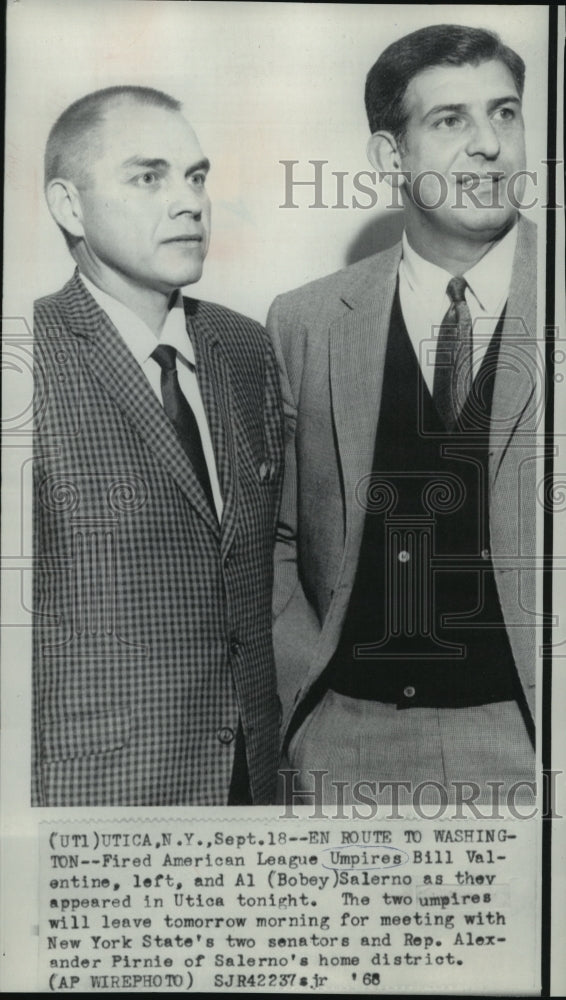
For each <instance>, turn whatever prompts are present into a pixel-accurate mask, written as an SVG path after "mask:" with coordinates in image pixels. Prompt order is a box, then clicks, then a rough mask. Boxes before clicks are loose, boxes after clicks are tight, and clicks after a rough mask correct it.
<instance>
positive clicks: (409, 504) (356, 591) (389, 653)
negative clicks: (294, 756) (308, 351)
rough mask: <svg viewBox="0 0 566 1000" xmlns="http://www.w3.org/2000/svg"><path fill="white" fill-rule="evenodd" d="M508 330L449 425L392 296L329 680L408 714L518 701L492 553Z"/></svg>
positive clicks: (496, 337) (493, 344)
mask: <svg viewBox="0 0 566 1000" xmlns="http://www.w3.org/2000/svg"><path fill="white" fill-rule="evenodd" d="M501 326H502V324H501V321H500V323H499V325H498V328H497V330H496V331H495V334H494V336H493V337H492V339H491V342H490V345H489V347H488V350H487V352H486V354H485V357H484V359H483V362H482V364H481V367H480V370H479V372H478V373H477V375H476V378H475V380H474V385H473V388H472V390H471V392H470V396H469V397H468V400H467V401H466V404H465V406H464V409H463V411H462V414H461V416H460V419H459V422H458V425H457V427H456V428H455V429H454V430H453V431H452V432H450V433H449V432H447V431H446V430H445V428H444V427H443V425H442V423H441V421H440V418H439V416H438V413H437V411H436V407H435V405H434V402H433V400H432V397H431V394H430V392H429V390H428V388H427V386H426V383H425V381H424V378H423V376H422V373H421V369H420V365H419V362H418V360H417V357H416V355H415V352H414V349H413V346H412V344H411V340H410V338H409V335H408V333H407V330H406V327H405V323H404V320H403V316H402V312H401V308H400V304H399V296H398V293H397V294H396V296H395V301H394V305H393V310H392V314H391V322H390V329H389V337H388V344H387V351H386V358H385V370H384V375H383V392H382V397H381V407H380V412H379V420H378V426H377V434H376V441H375V451H374V458H373V470H372V473H371V475H370V476H368V477H367V480H364V481H363V482H361V483H360V484H359V485H358V490H357V497H358V501H359V502H361V503H363V504H364V507H365V510H366V517H365V526H364V533H363V539H362V545H361V550H360V557H359V562H358V568H357V573H356V578H355V582H354V587H353V590H352V595H351V599H350V604H349V607H348V611H347V614H346V618H345V622H344V625H343V629H342V635H341V639H340V643H339V645H338V648H337V650H336V652H335V654H334V656H333V658H332V660H331V663H330V665H329V668H328V672H327V673H326V681H327V683H328V684H329V685H330V686H331V687H332V688H334V689H335V690H337V691H340V692H342V693H344V694H348V695H351V696H352V697H360V698H373V699H376V700H379V701H389V702H393V703H396V704H397V705H398V706H399V707H403V708H411V707H418V706H438V707H450V706H456V707H458V706H463V705H479V704H485V703H487V702H492V701H505V700H508V699H511V698H515V697H517V694H518V680H517V676H516V670H515V666H514V661H513V656H512V653H511V647H510V645H509V639H508V636H507V631H506V628H505V624H504V622H503V617H502V613H501V607H500V604H499V598H498V594H497V589H496V585H495V579H494V574H493V565H492V561H491V555H490V551H489V537H490V535H489V504H488V490H489V483H488V449H489V425H490V415H491V402H492V397H493V385H494V379H495V372H496V368H497V358H498V352H499V343H500V336H501Z"/></svg>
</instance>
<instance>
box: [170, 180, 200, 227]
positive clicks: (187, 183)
mask: <svg viewBox="0 0 566 1000" xmlns="http://www.w3.org/2000/svg"><path fill="white" fill-rule="evenodd" d="M205 198H206V195H205V194H204V192H203V191H202V190H200V189H198V188H196V187H195V186H194V184H193V183H192V182H191V179H190V178H183V179H182V180H180V181H175V182H173V183H171V184H170V186H169V191H168V211H169V215H170V216H171V218H175V216H176V215H182V214H183V213H188V214H190V215H193V216H195V218H198V217H199V216H200V215H202V210H203V207H204V202H205Z"/></svg>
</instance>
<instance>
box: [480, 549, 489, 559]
mask: <svg viewBox="0 0 566 1000" xmlns="http://www.w3.org/2000/svg"><path fill="white" fill-rule="evenodd" d="M490 555H491V553H490V551H489V549H482V550H481V557H482V559H489V557H490Z"/></svg>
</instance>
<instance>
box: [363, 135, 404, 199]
mask: <svg viewBox="0 0 566 1000" xmlns="http://www.w3.org/2000/svg"><path fill="white" fill-rule="evenodd" d="M367 155H368V159H369V161H370V163H371V165H372V167H375V169H376V170H377V171H378V172H379V173H380V174H383V177H384V179H385V180H386V181H387V183H388V184H391V186H392V187H393V186H395V187H397V186H399V185H401V184H403V182H404V176H403V173H402V171H401V154H400V151H399V146H398V144H397V140H396V139H395V137H394V136H393V135H392V134H391V132H375V133H374V134H373V135H371V136H370V137H369V140H368V144H367Z"/></svg>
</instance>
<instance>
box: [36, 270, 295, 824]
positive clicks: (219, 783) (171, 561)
mask: <svg viewBox="0 0 566 1000" xmlns="http://www.w3.org/2000/svg"><path fill="white" fill-rule="evenodd" d="M185 311H186V320H187V329H188V330H189V332H190V337H191V340H192V343H193V345H194V348H195V355H196V365H197V376H198V380H199V385H200V389H201V394H202V397H203V403H204V406H205V410H206V413H207V417H208V421H209V425H210V429H211V436H212V440H213V445H214V449H215V455H216V461H217V466H218V473H219V479H220V484H221V489H222V493H223V498H224V514H223V519H222V524H221V525H220V526H219V525H218V522H217V519H216V516H215V514H214V513H213V511H212V510H211V508H210V507H209V506H208V503H207V501H206V498H205V496H204V493H203V491H202V488H201V486H200V483H199V482H198V480H197V478H196V476H195V475H194V473H193V470H192V467H191V465H190V462H189V461H188V459H187V458H186V456H185V453H184V451H183V449H182V447H181V446H180V444H179V442H178V439H177V437H176V434H175V432H174V430H173V428H172V425H171V424H170V423H169V421H168V419H167V417H166V416H165V413H164V411H163V408H162V407H161V406H160V404H159V402H158V400H157V398H156V397H155V394H154V393H153V391H152V389H151V387H150V385H149V383H148V382H147V379H146V377H145V375H144V374H143V372H142V371H141V369H140V368H139V366H138V365H137V363H136V361H135V360H134V358H133V357H132V355H131V354H130V352H129V351H128V350H127V348H126V346H125V344H124V342H123V340H122V338H121V337H120V335H119V334H118V332H117V331H116V329H115V328H114V327H113V325H112V323H111V322H110V320H109V319H108V317H107V316H106V314H105V313H104V312H103V311H102V310H101V309H100V308H99V306H98V305H97V304H96V303H95V301H94V300H93V299H92V297H91V296H90V294H89V293H88V291H87V290H86V289H85V287H84V285H83V284H82V282H81V281H80V278H79V277H78V274H75V276H74V277H73V279H72V280H71V281H70V282H69V283H68V284H67V285H66V286H65V287H64V288H63V289H62V291H61V292H59V293H57V294H55V295H52V296H49V297H47V298H44V299H41V300H39V301H38V302H37V303H36V309H35V344H36V346H35V376H36V397H37V406H36V431H35V449H34V476H35V479H34V548H35V563H34V612H35V629H34V633H35V634H34V640H35V642H34V662H33V681H34V792H33V801H34V803H36V804H39V805H145V804H147V805H172V804H189V803H190V804H201V805H220V804H223V803H226V801H227V796H228V790H229V785H230V778H231V772H232V763H233V757H234V733H235V731H236V728H237V724H238V718H239V717H241V719H242V723H243V727H244V731H245V738H246V747H247V755H248V765H249V772H250V782H251V787H252V793H253V799H254V802H258V803H259V802H269V801H271V800H272V797H273V791H274V782H275V774H276V764H277V747H278V735H277V734H278V722H279V705H278V701H277V696H276V688H275V671H274V664H273V650H272V638H271V592H272V546H273V540H274V531H275V515H276V507H277V503H278V495H279V485H280V478H281V460H282V454H281V452H282V440H281V404H280V395H279V384H278V377H277V370H276V366H275V361H274V359H273V353H272V350H271V346H270V344H269V341H268V340H267V338H266V337H265V333H264V331H263V330H262V328H261V327H260V326H259V325H258V324H257V323H255V322H253V321H252V320H249V319H246V318H245V317H243V316H240V315H238V314H237V313H234V312H232V311H230V310H228V309H225V308H223V307H221V306H217V305H212V304H210V303H206V302H200V301H196V300H192V299H186V300H185Z"/></svg>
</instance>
